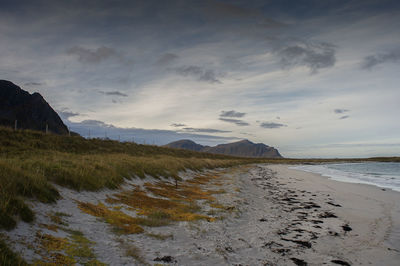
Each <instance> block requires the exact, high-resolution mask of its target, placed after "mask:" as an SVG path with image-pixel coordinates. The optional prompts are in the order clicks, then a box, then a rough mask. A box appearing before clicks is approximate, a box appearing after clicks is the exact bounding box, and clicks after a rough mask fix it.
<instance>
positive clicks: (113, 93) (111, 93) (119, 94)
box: [99, 91, 128, 97]
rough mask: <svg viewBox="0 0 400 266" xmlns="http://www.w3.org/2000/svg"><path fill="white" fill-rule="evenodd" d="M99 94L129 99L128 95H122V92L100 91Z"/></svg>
mask: <svg viewBox="0 0 400 266" xmlns="http://www.w3.org/2000/svg"><path fill="white" fill-rule="evenodd" d="M99 93H101V94H104V95H109V96H121V97H128V95H127V94H125V93H122V92H120V91H99Z"/></svg>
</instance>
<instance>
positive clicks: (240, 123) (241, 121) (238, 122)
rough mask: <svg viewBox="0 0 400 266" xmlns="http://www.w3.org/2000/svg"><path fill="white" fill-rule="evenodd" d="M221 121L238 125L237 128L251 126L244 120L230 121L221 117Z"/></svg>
mask: <svg viewBox="0 0 400 266" xmlns="http://www.w3.org/2000/svg"><path fill="white" fill-rule="evenodd" d="M219 120H221V121H224V122H228V123H233V124H236V125H237V126H249V125H250V124H249V123H247V122H245V121H243V120H239V119H230V118H222V117H220V118H219Z"/></svg>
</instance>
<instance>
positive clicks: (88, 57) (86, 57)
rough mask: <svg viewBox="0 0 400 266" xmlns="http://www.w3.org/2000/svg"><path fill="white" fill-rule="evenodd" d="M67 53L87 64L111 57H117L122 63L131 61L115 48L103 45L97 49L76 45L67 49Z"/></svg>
mask: <svg viewBox="0 0 400 266" xmlns="http://www.w3.org/2000/svg"><path fill="white" fill-rule="evenodd" d="M67 54H68V55H73V56H77V57H78V61H79V62H81V63H86V64H97V63H100V62H102V61H106V60H109V59H116V60H118V61H119V62H120V63H129V60H125V59H124V58H123V57H122V55H121V54H119V53H118V52H117V51H115V50H114V49H113V48H110V47H106V46H101V47H98V48H97V49H89V48H85V47H81V46H74V47H71V48H69V49H67Z"/></svg>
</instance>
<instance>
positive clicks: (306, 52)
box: [277, 43, 336, 74]
mask: <svg viewBox="0 0 400 266" xmlns="http://www.w3.org/2000/svg"><path fill="white" fill-rule="evenodd" d="M335 53H336V50H335V46H334V45H332V44H328V43H299V44H295V45H289V46H286V47H284V48H282V49H280V50H278V51H277V55H278V56H279V57H280V63H281V65H282V67H283V68H291V67H294V66H305V67H308V68H309V69H310V71H311V73H312V74H315V73H317V72H318V70H320V69H322V68H328V67H332V66H334V65H335V62H336V57H335Z"/></svg>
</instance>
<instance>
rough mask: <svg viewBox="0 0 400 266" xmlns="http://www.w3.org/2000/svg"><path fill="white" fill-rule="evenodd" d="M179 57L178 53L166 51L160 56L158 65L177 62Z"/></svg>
mask: <svg viewBox="0 0 400 266" xmlns="http://www.w3.org/2000/svg"><path fill="white" fill-rule="evenodd" d="M178 58H179V56H177V55H176V54H172V53H166V54H163V55H162V56H160V58H159V59H158V60H157V65H160V66H166V65H169V64H171V63H173V62H175V61H176V60H177V59H178Z"/></svg>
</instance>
